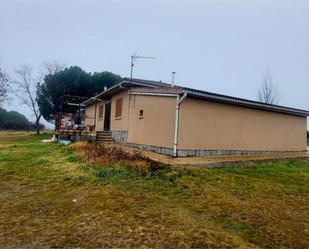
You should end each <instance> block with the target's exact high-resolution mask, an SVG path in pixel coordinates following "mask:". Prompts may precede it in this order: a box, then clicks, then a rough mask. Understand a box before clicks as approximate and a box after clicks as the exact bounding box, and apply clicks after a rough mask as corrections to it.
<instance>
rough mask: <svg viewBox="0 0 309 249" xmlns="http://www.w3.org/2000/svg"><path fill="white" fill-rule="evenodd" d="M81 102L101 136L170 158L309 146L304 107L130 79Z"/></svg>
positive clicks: (307, 113)
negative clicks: (286, 105) (107, 135)
mask: <svg viewBox="0 0 309 249" xmlns="http://www.w3.org/2000/svg"><path fill="white" fill-rule="evenodd" d="M83 104H84V105H85V115H86V121H85V122H86V125H87V126H88V127H89V129H92V130H95V131H96V132H97V134H99V133H100V132H103V131H106V132H105V133H104V134H105V135H106V134H109V133H110V134H111V136H112V137H113V139H114V141H115V142H116V143H122V144H127V145H129V146H133V147H136V148H141V149H145V150H151V151H155V152H158V153H162V154H167V155H171V156H208V155H224V154H228V155H230V154H253V153H269V152H287V151H304V150H306V144H307V141H306V130H307V116H308V115H309V112H308V111H305V110H299V109H294V108H290V107H284V106H278V105H270V104H265V103H260V102H256V101H252V100H246V99H241V98H235V97H231V96H226V95H220V94H215V93H210V92H205V91H201V90H195V89H191V88H187V87H181V86H174V85H171V84H167V83H163V82H161V81H160V82H158V81H149V80H141V79H129V78H124V79H123V81H122V82H121V83H119V84H117V85H114V86H113V87H111V88H109V89H106V90H105V91H103V92H102V93H100V94H98V95H97V96H95V97H93V98H90V99H88V100H87V101H85V102H84V103H83Z"/></svg>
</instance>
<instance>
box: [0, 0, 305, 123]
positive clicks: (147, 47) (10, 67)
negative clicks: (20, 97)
mask: <svg viewBox="0 0 309 249" xmlns="http://www.w3.org/2000/svg"><path fill="white" fill-rule="evenodd" d="M135 52H137V54H138V55H143V56H154V57H156V59H155V60H140V61H137V63H136V67H135V71H134V76H135V77H137V78H145V79H152V80H162V81H167V82H170V80H171V72H172V71H176V83H177V84H181V85H184V86H188V87H192V88H198V89H202V90H207V91H212V92H218V93H223V94H228V95H233V96H238V97H244V98H249V99H256V91H257V88H258V86H259V85H260V83H261V78H262V74H263V72H265V70H266V67H268V68H269V69H270V71H271V72H272V74H273V78H274V80H275V82H276V83H277V84H278V86H279V90H280V96H281V99H280V104H281V105H287V106H291V107H295V108H302V109H309V1H305V0H304V1H298V0H290V1H284V0H256V1H254V0H251V1H245V0H243V1H240V0H234V1H233V0H229V1H228V0H226V1H219V0H212V1H210V0H204V1H193V0H186V1H185V0H178V1H176V0H175V1H173V0H164V1H160V0H156V1H155V0H130V1H129V0H128V1H124V0H122V1H120V0H113V1H112V0H110V1H105V0H100V1H99V0H97V1H95V0H87V1H83V0H49V1H48V0H0V60H1V65H2V67H4V68H5V69H6V70H7V72H8V73H9V74H10V75H11V76H12V77H13V76H14V74H13V73H14V70H15V69H16V68H18V67H20V66H21V65H24V64H26V65H31V66H33V67H34V68H38V67H39V66H40V64H41V63H42V62H43V61H50V60H57V61H59V62H63V63H65V64H66V65H67V66H71V65H78V66H80V67H82V68H83V69H85V70H86V71H89V72H93V71H105V70H108V71H111V72H114V73H117V74H120V75H121V76H128V75H129V73H130V56H131V55H132V54H133V53H135ZM7 109H15V110H18V111H21V112H22V113H24V114H26V115H27V117H28V118H32V119H33V117H32V116H31V115H30V112H28V111H27V110H26V108H25V107H22V106H20V104H19V103H18V102H17V101H16V100H14V101H13V103H12V104H11V105H10V106H9V107H7Z"/></svg>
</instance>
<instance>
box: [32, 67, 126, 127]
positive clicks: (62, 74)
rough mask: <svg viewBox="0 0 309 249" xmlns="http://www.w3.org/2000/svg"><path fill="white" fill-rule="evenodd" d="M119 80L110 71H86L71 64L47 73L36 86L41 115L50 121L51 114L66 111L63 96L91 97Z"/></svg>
mask: <svg viewBox="0 0 309 249" xmlns="http://www.w3.org/2000/svg"><path fill="white" fill-rule="evenodd" d="M120 81H121V77H120V76H119V75H116V74H113V73H110V72H101V73H93V74H91V73H87V72H85V71H84V70H82V69H81V68H80V67H77V66H73V67H69V68H65V69H64V70H60V71H55V72H51V73H49V74H47V75H46V76H45V77H44V80H43V82H42V83H40V84H39V86H38V94H37V96H38V105H39V108H40V111H41V113H42V115H43V117H44V118H45V119H46V120H47V121H51V120H52V118H53V115H55V114H59V113H62V112H66V111H67V110H66V109H65V105H64V96H65V95H71V96H79V97H92V96H94V95H96V94H97V93H99V92H101V91H103V90H104V87H105V86H106V87H110V86H112V85H114V84H116V83H119V82H120Z"/></svg>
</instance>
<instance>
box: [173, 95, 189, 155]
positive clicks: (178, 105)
mask: <svg viewBox="0 0 309 249" xmlns="http://www.w3.org/2000/svg"><path fill="white" fill-rule="evenodd" d="M187 94H188V93H187V92H184V94H183V96H182V97H181V98H180V95H177V98H176V115H175V130H174V131H175V133H174V153H173V156H174V157H177V150H178V133H179V109H180V104H181V102H182V101H184V99H185V98H186V97H187Z"/></svg>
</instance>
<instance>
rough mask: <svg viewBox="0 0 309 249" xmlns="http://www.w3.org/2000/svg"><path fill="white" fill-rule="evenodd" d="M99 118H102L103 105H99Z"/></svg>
mask: <svg viewBox="0 0 309 249" xmlns="http://www.w3.org/2000/svg"><path fill="white" fill-rule="evenodd" d="M98 116H99V118H103V105H99V115H98Z"/></svg>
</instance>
